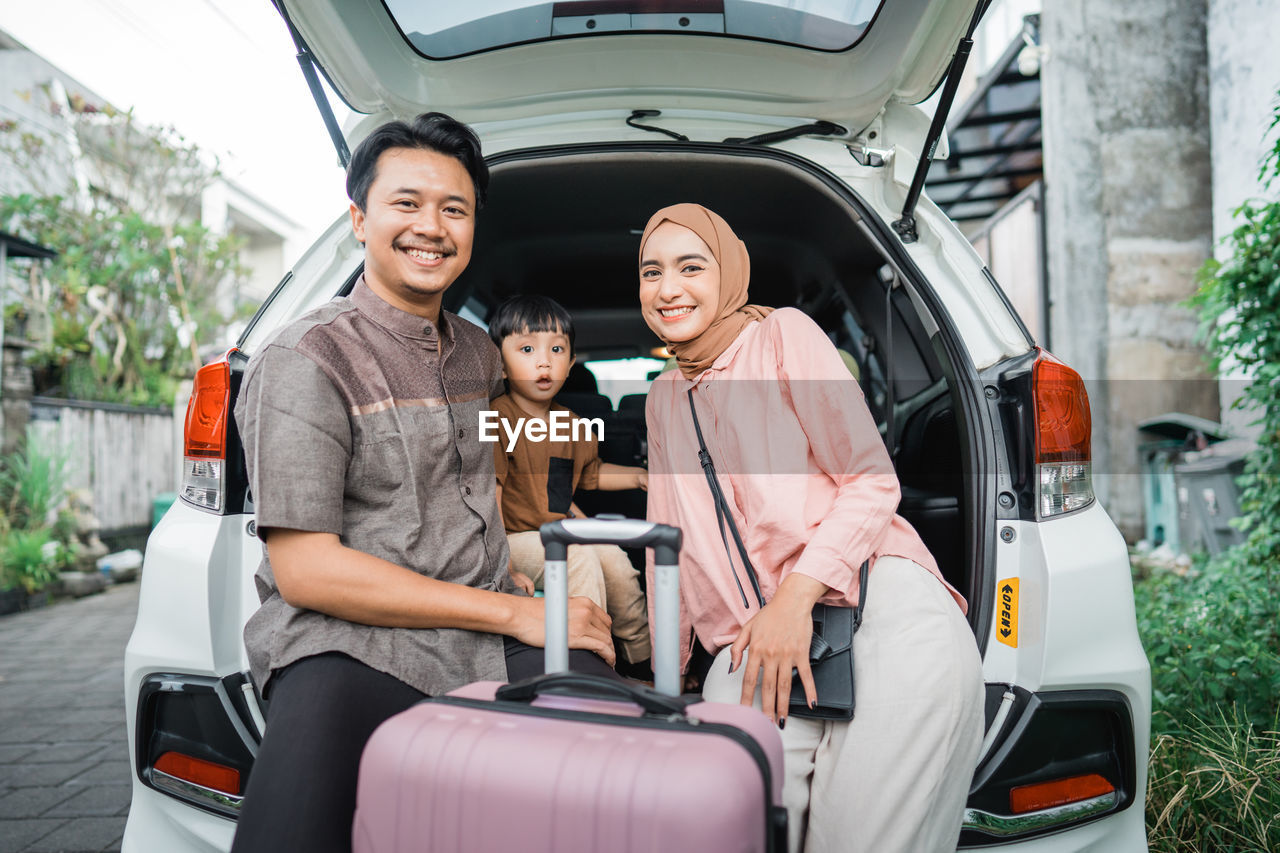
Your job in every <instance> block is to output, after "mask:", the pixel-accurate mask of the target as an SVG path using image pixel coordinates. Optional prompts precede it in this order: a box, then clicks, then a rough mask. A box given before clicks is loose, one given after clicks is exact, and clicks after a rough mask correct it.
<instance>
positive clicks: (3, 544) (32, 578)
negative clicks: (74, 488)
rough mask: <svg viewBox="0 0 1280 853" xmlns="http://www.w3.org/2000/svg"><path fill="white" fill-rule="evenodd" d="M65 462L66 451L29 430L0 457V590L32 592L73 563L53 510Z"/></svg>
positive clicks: (61, 492)
mask: <svg viewBox="0 0 1280 853" xmlns="http://www.w3.org/2000/svg"><path fill="white" fill-rule="evenodd" d="M66 466H67V461H66V454H64V453H62V452H61V451H59V450H56V449H53V448H50V447H48V446H47V445H46V444H45V443H44V442H42V441H41V440H40V438H39V436H38V435H36V434H35V432H34V431H32V430H28V431H27V438H26V442H25V443H24V444H23V445H22V447H21V448H19V449H18V450H17V451H16V452H14V453H12V454H10V455H8V456H6V457H4V458H3V459H0V521H2V522H3V523H2V524H0V589H5V590H7V589H13V588H15V587H21V588H22V589H23V590H24V591H25V592H27V593H28V594H29V593H34V592H38V591H40V590H41V589H43V588H45V587H46V586H49V585H50V584H52V583H53V582H54V581H56V580H57V579H58V574H57V573H58V571H59V570H61V569H64V568H67V567H68V566H70V565H72V564H73V563H74V562H75V557H76V553H75V550H74V546H72V545H70V544H68V543H69V542H70V540H69V539H67V540H62V539H60V538H59V536H58V533H59V532H60V531H62V530H64V529H65V528H66V524H65V523H64V522H62V514H58V513H56V511H57V510H58V507H59V506H60V505H61V504H62V502H63V500H64V499H65V498H66V494H67V477H66ZM54 519H56V520H54ZM51 520H54V523H53V526H52V527H51V526H50V524H49V522H50V521H51Z"/></svg>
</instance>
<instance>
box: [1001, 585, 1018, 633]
mask: <svg viewBox="0 0 1280 853" xmlns="http://www.w3.org/2000/svg"><path fill="white" fill-rule="evenodd" d="M996 602H997V604H998V605H999V606H998V607H997V608H996V639H998V640H999V641H1000V642H1002V643H1004V644H1005V645H1006V646H1012V647H1013V648H1015V649H1016V648H1017V647H1018V579H1017V578H1008V579H1006V580H1002V581H999V582H997V583H996Z"/></svg>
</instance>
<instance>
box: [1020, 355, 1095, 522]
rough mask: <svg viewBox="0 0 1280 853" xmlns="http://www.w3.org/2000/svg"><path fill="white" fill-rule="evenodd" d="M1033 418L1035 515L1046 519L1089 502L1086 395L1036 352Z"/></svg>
mask: <svg viewBox="0 0 1280 853" xmlns="http://www.w3.org/2000/svg"><path fill="white" fill-rule="evenodd" d="M1031 387H1032V396H1033V398H1034V403H1035V416H1036V436H1035V438H1036V445H1035V454H1036V459H1035V463H1036V513H1037V515H1038V517H1039V518H1052V517H1054V516H1057V515H1062V514H1063V513H1067V512H1072V511H1074V510H1077V509H1083V508H1084V507H1086V506H1088V505H1089V504H1091V503H1093V472H1092V470H1091V469H1092V466H1091V463H1090V448H1089V437H1090V433H1091V431H1092V429H1093V423H1092V420H1091V418H1090V416H1089V394H1088V393H1087V392H1086V391H1085V388H1084V380H1083V379H1081V378H1080V374H1078V373H1076V372H1075V371H1074V370H1072V369H1071V368H1069V367H1067V366H1066V365H1065V364H1063V363H1062V362H1060V361H1058V360H1057V359H1056V358H1054V357H1053V356H1051V355H1049V353H1047V352H1044V351H1043V350H1041V351H1040V356H1039V358H1037V359H1036V363H1035V367H1034V368H1033V369H1032V372H1031Z"/></svg>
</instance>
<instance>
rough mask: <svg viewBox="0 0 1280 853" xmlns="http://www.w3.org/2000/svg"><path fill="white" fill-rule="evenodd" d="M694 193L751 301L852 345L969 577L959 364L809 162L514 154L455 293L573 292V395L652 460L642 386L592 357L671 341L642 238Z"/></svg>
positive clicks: (631, 501)
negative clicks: (743, 272) (723, 235)
mask: <svg viewBox="0 0 1280 853" xmlns="http://www.w3.org/2000/svg"><path fill="white" fill-rule="evenodd" d="M682 201H696V202H698V203H700V204H703V205H705V206H707V207H709V208H711V209H713V210H716V211H717V212H719V213H720V214H721V215H723V216H724V217H725V218H726V219H727V220H728V222H729V223H730V225H731V226H732V227H733V228H734V230H735V231H736V232H737V234H738V235H739V236H740V237H741V238H742V239H743V241H744V242H745V243H746V245H747V249H748V251H749V253H750V256H751V297H750V299H751V301H752V302H755V303H759V304H764V305H772V306H775V307H782V306H794V307H798V308H800V309H802V310H804V311H805V312H806V313H808V314H809V315H810V316H811V317H812V318H813V319H814V320H815V321H816V322H817V323H818V324H819V325H820V326H821V327H822V328H823V329H824V330H825V331H826V332H827V333H828V335H829V336H830V338H831V340H832V342H833V343H834V344H835V345H836V347H838V348H839V349H840V350H842V351H843V354H844V356H845V360H846V363H850V364H851V372H855V373H856V375H857V377H858V380H859V382H860V384H861V387H862V389H863V392H864V394H865V397H866V400H867V403H868V405H869V406H870V408H871V411H872V414H873V416H874V417H875V418H876V420H877V422H878V423H879V424H880V427H881V433H882V437H884V434H885V433H886V432H887V431H888V430H889V429H890V428H891V429H892V433H893V434H892V436H891V438H892V441H887V443H888V444H889V446H890V447H891V449H892V454H893V460H894V464H895V466H896V468H897V471H898V474H899V478H900V480H901V482H902V491H903V498H902V503H901V504H900V507H899V513H900V514H902V515H903V516H904V517H905V518H907V520H908V521H910V522H911V523H912V524H913V525H914V526H915V527H916V529H917V530H918V531H919V532H920V534H921V536H922V537H923V538H924V541H925V543H926V544H927V545H928V546H929V548H930V550H931V551H932V553H933V554H934V556H935V557H936V558H937V561H938V564H939V566H940V568H941V569H942V571H943V574H944V575H945V576H946V578H947V579H948V580H949V581H950V582H951V583H952V584H953V585H955V586H956V587H957V588H958V589H960V590H961V591H967V590H968V589H969V583H968V577H967V575H968V572H967V571H966V568H965V560H964V545H965V529H966V528H965V519H966V518H967V517H968V515H967V512H966V508H965V507H964V498H963V490H962V475H961V472H962V459H961V453H962V444H961V441H960V436H959V433H958V431H957V429H958V428H957V420H956V417H955V404H954V395H953V394H952V393H951V389H950V386H949V385H948V381H947V379H946V378H945V377H946V375H948V374H949V373H950V372H949V371H947V370H945V369H944V365H943V364H942V362H941V361H940V356H939V352H940V349H936V348H935V346H934V345H933V343H932V342H931V341H930V340H929V336H928V333H927V332H926V330H925V325H924V324H922V323H921V321H920V318H919V315H918V313H917V309H916V308H915V307H914V306H913V304H912V302H911V300H910V298H909V297H908V295H907V294H906V293H905V292H904V291H903V289H902V288H897V289H894V290H893V291H892V294H893V295H892V301H891V302H890V301H888V300H887V299H886V291H887V285H886V283H885V282H886V279H889V278H890V277H889V276H888V275H886V271H887V268H886V267H885V258H884V255H883V254H882V253H881V252H880V250H879V249H878V248H877V247H876V246H875V245H874V244H873V243H872V242H871V240H870V239H869V238H868V237H867V236H865V232H864V231H863V230H862V229H860V228H858V227H857V222H856V219H855V217H856V215H857V214H856V212H855V210H854V209H853V208H852V207H851V206H850V205H849V203H848V202H847V201H846V200H845V199H844V198H842V197H841V196H839V195H837V194H836V193H835V192H834V191H833V190H831V189H830V188H829V187H828V186H827V185H826V184H825V183H823V182H822V181H821V180H820V179H818V178H817V177H815V176H814V175H812V174H811V173H809V172H807V171H805V170H803V169H802V168H800V167H799V166H796V165H792V164H791V163H788V162H785V161H782V160H779V159H776V158H769V159H766V158H762V157H752V156H749V155H748V156H744V155H742V154H725V153H720V152H705V153H703V152H697V153H689V154H673V153H671V152H669V151H666V152H661V153H656V152H643V151H627V150H623V151H618V150H614V151H597V152H583V153H578V152H569V153H563V154H560V153H552V154H546V155H544V156H538V157H536V158H527V159H526V158H521V159H515V160H510V161H507V162H501V161H500V162H499V163H497V164H496V165H495V166H494V167H493V168H492V174H491V184H490V188H489V197H488V201H487V203H486V206H485V208H484V209H483V210H482V211H481V212H480V215H479V217H478V222H477V229H476V242H475V247H474V251H473V255H472V260H471V263H470V266H469V267H468V269H467V270H466V272H465V273H464V274H463V276H462V277H461V278H459V280H458V281H457V282H456V283H455V284H454V285H453V287H452V288H450V290H449V292H448V294H447V295H446V307H447V308H449V309H450V310H453V311H460V312H462V313H463V314H464V315H467V314H470V315H471V316H475V317H477V318H479V319H480V320H482V321H483V320H484V319H486V318H487V317H488V316H489V314H490V313H491V312H492V310H493V308H494V307H495V306H496V305H498V304H499V303H500V302H502V301H503V300H504V299H506V298H507V297H509V296H512V295H515V294H519V293H524V292H537V293H543V294H546V295H548V296H551V297H552V298H554V299H556V300H557V301H559V302H560V303H561V304H562V305H564V306H565V307H566V308H567V309H568V310H569V312H570V313H571V314H572V316H573V318H574V324H575V332H576V344H575V348H576V353H577V366H575V369H574V371H573V372H572V373H571V374H570V377H569V379H568V381H567V382H566V384H565V387H564V389H563V390H562V392H561V395H560V397H559V401H560V402H561V403H562V404H563V405H565V406H566V407H568V408H570V409H571V410H573V411H574V412H575V413H576V414H578V415H579V416H582V417H588V418H595V417H600V418H602V419H603V420H604V421H605V430H604V434H605V437H606V438H605V441H604V442H602V444H601V447H600V454H601V457H602V458H603V459H604V460H605V461H607V462H614V463H617V464H625V465H643V464H644V463H645V453H646V444H645V427H644V395H643V394H642V393H640V394H627V395H625V396H622V397H621V398H620V399H619V400H618V402H617V405H615V404H614V402H613V401H612V400H611V399H610V397H608V396H606V395H604V394H602V393H600V391H599V388H598V383H597V381H596V379H595V377H594V376H593V375H592V374H591V372H590V371H589V370H586V369H584V368H583V367H582V365H583V363H584V362H598V361H603V360H611V359H622V358H630V357H637V356H651V355H653V354H655V351H657V352H660V351H659V350H657V348H660V347H661V341H659V340H658V339H657V338H656V337H655V336H654V335H653V333H652V332H651V331H650V330H649V329H648V327H647V326H646V325H645V323H644V320H643V319H642V318H641V315H640V312H639V309H638V304H637V288H638V278H637V272H636V266H637V252H638V249H639V245H638V244H639V236H640V234H641V233H642V229H643V228H644V225H645V223H646V221H647V220H648V217H649V216H650V215H651V214H652V213H653V212H654V211H655V210H658V209H659V208H661V207H664V206H666V205H669V204H673V203H676V202H682ZM641 387H642V388H643V387H644V386H643V385H642V386H641ZM890 399H892V400H893V401H894V408H893V416H892V418H888V417H886V415H887V412H888V406H889V402H888V401H889V400H890ZM887 421H888V422H890V423H891V426H890V423H886V422H887ZM575 500H576V501H577V503H578V505H579V506H580V507H582V509H583V510H584V511H585V512H587V513H588V514H593V515H594V514H598V513H602V512H616V513H622V514H624V515H628V516H632V517H643V516H644V495H643V494H642V493H639V492H579V493H578V495H577V496H575ZM642 558H643V555H642V554H641V553H639V552H637V553H636V554H634V555H633V559H635V560H637V562H638V561H639V560H641V559H642Z"/></svg>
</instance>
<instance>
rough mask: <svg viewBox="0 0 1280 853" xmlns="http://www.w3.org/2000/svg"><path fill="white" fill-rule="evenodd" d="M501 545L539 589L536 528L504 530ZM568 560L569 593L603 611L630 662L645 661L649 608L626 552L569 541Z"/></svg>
mask: <svg viewBox="0 0 1280 853" xmlns="http://www.w3.org/2000/svg"><path fill="white" fill-rule="evenodd" d="M507 543H508V544H509V545H510V546H511V564H512V565H513V566H514V567H515V570H516V571H517V572H521V573H522V574H526V575H528V576H529V577H530V578H532V579H533V584H534V586H535V587H537V588H538V589H542V571H543V567H544V563H545V560H546V554H545V552H544V551H543V548H542V539H541V536H540V534H539V533H538V531H536V530H529V531H525V532H523V533H508V534H507ZM568 564H569V595H570V596H574V595H583V596H586V597H587V598H589V599H591V600H592V601H594V602H595V603H596V604H597V605H598V606H599V607H600V608H602V609H603V610H604V611H605V612H606V613H608V614H609V617H610V618H611V619H613V635H614V636H615V637H617V638H618V640H619V641H620V642H621V643H622V654H623V656H624V657H626V659H627V660H628V661H629V662H630V663H639V662H640V661H643V660H647V659H648V658H649V657H650V655H651V651H650V648H649V611H648V608H647V606H646V605H645V600H644V593H643V592H642V591H641V590H640V573H639V572H638V571H636V568H635V566H633V565H631V560H630V559H629V558H628V557H627V555H626V552H625V551H623V550H622V549H621V548H619V547H618V546H617V545H570V546H569V558H568Z"/></svg>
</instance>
